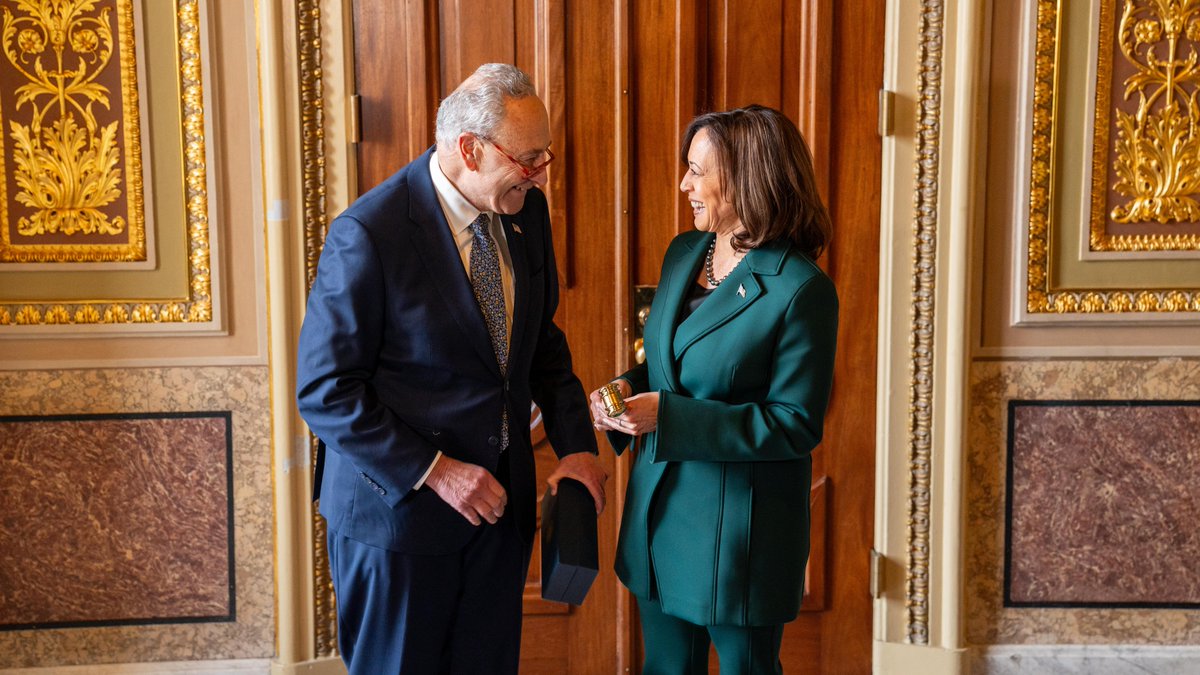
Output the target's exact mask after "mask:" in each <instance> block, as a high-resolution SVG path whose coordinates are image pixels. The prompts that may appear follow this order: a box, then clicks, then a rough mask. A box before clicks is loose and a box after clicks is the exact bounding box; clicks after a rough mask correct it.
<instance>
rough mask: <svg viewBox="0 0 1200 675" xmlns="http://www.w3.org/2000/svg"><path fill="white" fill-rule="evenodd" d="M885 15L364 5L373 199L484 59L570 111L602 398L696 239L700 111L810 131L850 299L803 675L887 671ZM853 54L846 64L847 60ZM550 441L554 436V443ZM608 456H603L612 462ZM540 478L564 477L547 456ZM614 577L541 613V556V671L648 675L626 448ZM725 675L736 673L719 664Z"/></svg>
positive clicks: (794, 5) (565, 216)
mask: <svg viewBox="0 0 1200 675" xmlns="http://www.w3.org/2000/svg"><path fill="white" fill-rule="evenodd" d="M883 5H884V3H883V0H839V1H838V2H835V1H834V0H673V1H672V0H657V1H650V0H588V1H587V2H570V3H568V2H567V1H566V0H354V2H353V8H354V9H353V12H354V17H353V18H354V24H353V25H354V43H355V79H356V85H355V87H356V91H357V92H358V94H359V95H360V96H361V111H362V119H361V129H362V141H361V143H360V144H359V147H358V158H359V163H358V172H359V191H360V192H362V191H365V190H367V189H369V188H370V187H372V186H374V185H375V184H377V183H379V182H380V181H382V180H383V179H384V178H386V177H387V176H388V175H390V174H391V173H392V172H393V171H395V170H396V169H398V168H399V167H400V166H401V165H403V164H404V163H406V162H407V161H409V160H410V159H412V158H414V157H416V156H417V155H418V154H420V153H421V152H423V151H424V150H425V149H426V148H428V147H429V146H430V145H431V144H432V143H433V126H434V124H433V120H434V111H435V109H436V106H437V102H438V101H439V100H440V99H441V98H442V97H444V96H445V95H446V94H448V93H449V92H450V90H451V89H453V87H454V86H455V85H456V84H457V83H458V82H459V81H461V80H462V79H463V78H464V77H465V76H466V75H468V74H469V73H470V72H471V71H472V70H474V68H475V67H476V66H478V65H479V64H480V63H484V62H488V61H503V62H508V63H515V64H516V65H517V66H519V67H521V68H522V69H524V70H525V71H526V72H527V73H529V74H530V75H531V76H532V77H533V79H534V81H535V84H536V85H537V87H538V91H539V92H540V94H541V96H542V99H543V100H544V101H545V102H546V103H547V106H548V108H549V111H550V120H551V132H552V135H553V139H554V141H553V147H554V149H555V153H556V154H557V155H558V156H559V160H558V161H556V162H555V163H554V164H553V165H552V166H551V168H550V173H549V184H548V189H547V194H548V197H549V199H550V205H551V215H552V218H553V226H554V236H555V250H556V253H557V256H558V261H559V269H560V279H559V281H560V285H561V288H562V304H561V306H560V308H559V312H558V317H557V320H558V323H559V325H560V326H561V327H562V328H563V330H564V331H565V332H566V334H567V338H568V340H569V342H570V345H571V350H572V352H573V354H574V358H575V368H576V372H577V373H578V374H579V377H580V379H582V380H583V383H584V386H585V387H586V388H588V389H591V388H594V387H596V386H598V385H599V384H601V383H603V382H605V381H607V380H608V379H610V378H611V377H612V376H613V375H614V374H616V373H619V372H621V371H623V370H624V369H625V368H627V367H628V366H629V365H630V364H631V363H632V349H631V343H632V333H633V308H632V303H633V289H634V286H635V285H653V284H656V283H657V282H658V272H659V264H660V261H661V259H662V254H663V252H664V251H665V250H666V247H667V243H668V242H669V241H670V239H671V238H672V237H673V236H674V235H675V234H677V233H679V232H682V231H685V230H687V229H689V228H690V227H691V217H690V211H689V209H688V207H687V203H686V200H685V199H684V198H683V196H682V195H681V193H680V192H679V191H678V189H677V185H678V182H679V179H680V177H681V164H680V161H679V154H680V153H679V150H680V148H679V143H680V135H681V132H682V131H683V128H684V127H685V126H686V125H687V122H688V121H689V120H690V119H691V118H692V117H693V116H694V115H696V114H698V113H700V112H704V111H707V110H717V109H724V108H729V107H735V106H738V105H744V104H747V103H752V102H757V103H762V104H765V105H770V106H773V107H777V108H779V109H781V110H783V111H784V112H785V113H786V114H787V115H788V116H790V117H791V118H792V119H794V120H796V121H797V123H798V124H799V125H800V128H801V130H802V131H804V133H805V136H806V138H808V139H809V142H810V145H811V146H812V148H813V151H814V154H815V155H816V157H817V159H818V173H819V174H820V180H821V181H822V187H823V189H824V190H826V195H827V202H828V203H829V205H830V207H831V213H832V215H833V220H834V226H835V236H834V241H833V243H832V245H831V246H830V249H829V251H828V253H827V254H826V256H825V257H824V258H823V259H822V261H821V263H822V265H823V266H824V267H825V268H826V270H827V271H828V272H829V273H830V275H831V276H832V278H833V280H834V282H835V283H836V284H837V287H838V291H839V294H840V297H841V316H842V329H841V335H840V336H839V345H838V359H837V364H836V366H835V383H834V395H833V402H832V409H831V411H830V414H829V417H828V421H827V427H826V435H825V441H824V442H823V443H822V445H821V447H820V448H818V450H817V453H816V456H815V463H814V471H815V474H814V475H815V478H814V486H813V492H812V499H813V504H814V520H813V542H814V549H813V557H812V561H811V562H810V575H809V579H810V586H809V593H808V595H807V596H806V600H805V608H804V611H803V612H802V614H801V616H800V618H799V619H798V620H797V621H795V622H793V623H792V624H789V626H788V628H787V630H786V632H785V641H784V648H783V661H784V668H785V671H786V672H789V673H867V672H869V671H870V667H871V639H870V635H871V602H870V598H869V595H868V581H867V579H868V559H869V558H868V552H869V549H870V545H871V537H872V508H873V506H872V499H873V483H874V407H875V403H874V401H875V336H876V302H877V297H878V294H877V286H878V283H877V282H878V272H877V268H878V253H879V243H878V240H879V199H880V196H879V175H880V143H879V139H878V137H877V136H876V133H875V119H876V104H875V101H876V92H877V90H878V87H879V83H880V81H881V78H882V68H883V58H882V54H883V17H884V7H883ZM835 46H840V47H841V48H835ZM534 433H535V441H536V440H537V439H538V438H539V437H541V436H540V434H539V433H538V431H537V430H536V429H535V432H534ZM603 447H604V446H603V445H602V448H603ZM537 452H538V467H539V474H540V476H541V477H543V478H544V476H545V474H546V473H548V471H549V467H551V466H552V465H553V456H552V453H551V452H550V450H549V448H547V447H544V446H539V448H538V450H537ZM601 457H602V461H603V462H604V464H605V466H606V467H607V468H608V470H609V472H610V474H611V475H612V476H613V478H612V480H611V481H610V484H609V494H610V500H609V508H608V509H607V510H606V512H605V513H604V515H603V516H601V519H600V527H599V531H600V543H601V546H600V556H601V574H600V576H599V578H598V579H597V580H596V582H595V584H594V585H593V587H592V590H591V593H590V595H589V596H588V600H587V602H586V603H585V604H584V605H583V606H582V607H577V608H568V607H565V606H562V605H556V604H554V603H547V602H544V601H542V600H540V596H539V594H538V592H539V587H538V582H539V576H540V575H539V569H538V560H539V558H538V556H537V553H536V552H535V555H534V563H533V565H531V569H530V582H529V586H528V588H527V593H526V603H525V629H524V639H523V644H522V670H521V672H522V673H525V674H528V675H536V674H539V673H547V674H550V673H554V674H555V675H559V674H561V673H577V674H580V675H591V674H593V673H596V674H599V673H614V674H616V673H636V672H638V670H639V664H640V644H639V640H640V638H639V635H640V633H639V630H638V627H637V622H636V621H637V619H636V616H635V614H636V610H635V607H634V604H633V603H632V601H631V598H630V596H629V595H628V593H627V592H625V590H624V588H623V587H621V585H620V584H619V583H618V582H617V580H616V578H615V575H614V574H613V573H612V571H611V561H612V559H613V551H614V548H615V541H616V533H617V524H618V522H619V519H620V514H621V499H620V497H621V496H622V495H623V494H624V487H625V480H626V478H627V475H628V460H624V459H623V460H621V461H617V460H616V459H615V458H614V457H613V455H612V454H611V453H609V452H602V453H601ZM713 672H716V667H715V663H714V668H713Z"/></svg>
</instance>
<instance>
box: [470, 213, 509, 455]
mask: <svg viewBox="0 0 1200 675" xmlns="http://www.w3.org/2000/svg"><path fill="white" fill-rule="evenodd" d="M490 224H491V223H490V220H489V218H488V215H487V214H486V213H481V214H479V217H478V218H476V219H475V220H473V221H471V286H473V287H474V289H475V301H476V302H478V303H479V309H480V311H482V312H483V319H484V321H485V322H487V329H488V335H490V336H491V338H492V349H493V350H494V351H495V352H496V363H498V364H499V365H500V372H501V373H507V370H508V322H507V320H506V319H505V316H504V285H503V283H502V282H501V280H500V256H499V254H497V253H496V242H495V240H493V239H492V234H491V231H490V229H491V228H490V227H489V226H490ZM507 447H508V407H507V406H505V408H504V413H503V415H502V417H501V424H500V449H501V450H503V449H504V448H507Z"/></svg>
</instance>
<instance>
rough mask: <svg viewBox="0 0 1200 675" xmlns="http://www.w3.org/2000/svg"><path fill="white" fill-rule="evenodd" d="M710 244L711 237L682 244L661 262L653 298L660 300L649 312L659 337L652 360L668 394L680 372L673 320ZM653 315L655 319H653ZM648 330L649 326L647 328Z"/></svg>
mask: <svg viewBox="0 0 1200 675" xmlns="http://www.w3.org/2000/svg"><path fill="white" fill-rule="evenodd" d="M710 241H712V238H711V235H710V236H706V237H701V238H699V239H697V240H695V241H691V242H685V243H684V244H683V245H682V247H681V249H680V252H679V254H677V255H675V256H673V257H672V258H670V259H668V260H664V261H663V278H662V281H661V283H660V284H659V287H658V291H656V292H655V296H656V298H660V299H661V302H660V303H659V305H658V306H657V307H655V308H654V311H653V312H651V321H653V322H655V323H656V329H655V330H656V335H657V337H658V339H657V340H656V341H655V344H656V345H657V348H656V351H657V352H658V358H657V359H655V360H656V361H657V362H658V364H659V367H660V368H661V370H662V373H661V374H662V377H663V382H665V383H666V384H667V388H668V389H669V390H671V391H678V390H679V389H680V385H679V369H678V368H677V367H676V366H677V364H676V363H675V356H674V354H673V353H672V348H671V343H672V340H673V338H674V335H675V319H676V318H677V317H678V316H679V310H680V308H681V307H682V306H683V299H684V298H685V297H686V296H687V292H688V289H689V288H691V287H692V280H693V279H694V278H695V276H696V274H697V273H698V272H699V271H700V262H701V260H702V259H703V258H704V252H705V250H706V248H707V246H708V242H710ZM655 314H658V316H654V315H655ZM647 329H650V327H649V326H647Z"/></svg>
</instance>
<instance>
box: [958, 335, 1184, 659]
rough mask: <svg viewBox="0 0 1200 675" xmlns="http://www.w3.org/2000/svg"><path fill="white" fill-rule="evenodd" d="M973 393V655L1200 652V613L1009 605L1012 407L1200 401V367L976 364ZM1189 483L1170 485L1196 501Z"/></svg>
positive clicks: (969, 539)
mask: <svg viewBox="0 0 1200 675" xmlns="http://www.w3.org/2000/svg"><path fill="white" fill-rule="evenodd" d="M970 391H971V402H970V419H969V424H968V439H967V443H968V447H967V477H966V492H967V512H966V522H965V539H966V541H965V548H966V555H965V563H964V577H965V579H966V581H965V585H966V588H965V604H966V607H965V612H964V616H965V617H966V619H965V620H966V636H967V641H968V642H969V643H970V644H973V645H998V644H1080V645H1088V644H1090V645H1097V644H1142V645H1187V644H1196V643H1198V642H1200V610H1195V609H1180V608H1095V607H1045V608H1030V607H1006V606H1005V604H1004V547H1005V517H1006V513H1005V509H1006V504H1007V500H1006V496H1005V490H1006V485H1007V483H1006V481H1007V466H1006V460H1007V418H1008V405H1009V402H1010V401H1013V400H1071V401H1082V400H1106V399H1123V400H1183V401H1200V360H1196V359H1180V358H1164V359H1143V360H1092V361H1083V360H1079V361H1040V360H1030V361H1015V360H1013V361H976V362H975V363H973V364H972V367H971V382H970ZM1185 478H1186V476H1183V475H1172V476H1166V477H1164V478H1163V480H1164V481H1165V482H1166V484H1167V485H1172V486H1175V488H1176V489H1184V488H1186V489H1188V490H1191V491H1193V493H1194V485H1195V483H1190V484H1185V483H1184V482H1183V481H1184V480H1185ZM1173 494H1179V493H1178V492H1173Z"/></svg>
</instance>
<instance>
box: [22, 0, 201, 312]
mask: <svg viewBox="0 0 1200 675" xmlns="http://www.w3.org/2000/svg"><path fill="white" fill-rule="evenodd" d="M204 1H205V0H176V2H175V3H174V4H175V11H174V12H173V17H174V23H175V28H176V34H175V36H174V39H173V43H174V45H173V51H174V52H175V56H176V59H177V66H178V70H177V71H176V72H175V75H174V76H173V77H170V78H168V79H164V80H163V81H162V82H158V83H147V84H155V86H164V87H171V89H172V90H175V91H177V92H178V94H177V95H178V98H177V99H176V100H177V101H178V102H179V118H178V123H179V125H180V126H179V127H178V131H177V133H179V134H180V143H181V147H180V148H178V149H177V152H180V156H181V159H182V163H183V167H182V169H183V172H182V173H183V184H182V185H181V186H178V187H176V188H175V189H177V190H179V191H180V192H181V193H182V201H183V205H184V212H183V213H182V214H180V216H181V218H182V219H183V221H184V222H183V223H182V225H181V228H180V229H182V230H183V231H184V234H183V236H184V239H185V246H186V261H184V262H182V267H183V269H184V270H186V274H187V285H186V290H185V294H184V295H183V296H182V297H173V298H166V299H158V298H153V299H152V298H149V297H147V298H145V299H141V298H137V297H136V296H135V297H134V298H111V297H109V298H104V297H100V298H95V297H93V298H88V299H81V300H75V299H63V300H26V301H14V300H4V301H0V327H10V326H17V327H19V326H56V325H64V324H75V325H78V324H183V323H211V322H213V321H214V309H213V271H212V252H211V246H212V243H211V240H210V237H211V236H212V233H211V228H210V222H209V202H208V191H209V188H208V149H207V144H208V139H207V126H206V122H205V116H206V110H205V106H206V102H205V101H206V99H205V92H204V84H203V67H202V55H201V46H200V43H201V35H202V33H201V25H200V22H201V16H202V8H201V3H202V2H204ZM133 2H134V0H5V2H3V3H2V5H0V7H3V12H2V14H0V17H2V20H3V28H2V31H0V48H2V49H3V50H4V52H5V54H4V56H3V57H0V67H2V66H3V65H8V66H10V67H12V66H13V64H14V62H15V63H17V64H20V68H21V69H22V70H21V72H23V73H25V74H24V75H22V76H21V77H22V78H24V79H25V80H26V81H25V83H23V84H21V85H20V86H19V87H17V88H13V89H12V91H14V92H15V94H14V98H13V100H15V101H16V102H18V103H19V105H18V106H17V107H16V110H17V111H19V112H21V114H22V115H23V117H21V118H20V120H23V121H19V120H15V119H13V117H12V116H11V112H10V110H11V109H12V108H11V107H10V108H9V109H5V110H3V111H0V112H3V113H4V114H5V115H4V117H3V121H4V122H5V123H7V125H6V127H5V129H4V130H3V134H0V136H3V137H6V138H8V139H19V143H18V146H17V147H18V149H17V150H16V151H15V152H14V155H13V157H15V158H17V160H16V161H15V162H14V163H13V165H12V168H13V170H12V171H8V172H7V173H6V176H5V180H11V181H12V182H10V183H9V190H8V194H9V195H11V196H12V197H11V198H14V199H19V200H21V203H31V204H34V205H41V207H44V208H42V213H41V214H40V215H30V216H28V217H27V218H26V219H25V220H24V221H22V220H21V219H20V218H18V219H17V220H7V219H11V218H12V217H13V215H14V210H13V209H12V205H11V204H9V203H5V204H4V206H5V208H6V209H7V210H6V211H5V212H4V216H5V218H6V221H5V222H4V224H3V227H2V228H0V233H2V235H0V236H3V238H4V241H3V242H0V261H13V260H17V261H24V262H32V261H51V260H53V261H71V262H83V261H92V262H101V261H116V260H131V259H135V258H132V257H130V256H131V255H132V254H130V253H128V251H131V250H132V249H133V248H134V247H135V244H136V246H140V247H141V253H139V254H137V255H139V256H141V258H143V259H144V258H145V257H146V254H145V248H146V247H145V231H144V227H143V224H144V220H143V214H142V208H143V206H142V204H143V187H144V186H143V185H142V179H141V169H140V166H141V165H140V162H141V145H140V139H139V133H140V132H139V131H138V127H137V124H138V120H139V118H138V90H137V82H136V79H135V77H134V74H135V71H136V65H135V62H134V48H133V44H134V36H133V29H132V26H133ZM14 7H15V8H16V9H17V10H19V11H18V12H17V13H14V12H13V11H12V10H13V8H14ZM114 16H115V17H116V18H115V21H116V23H117V26H118V29H117V31H116V32H115V33H114V32H112V30H111V25H110V24H111V22H112V21H113V19H112V17H114ZM106 22H108V23H107V24H106ZM114 50H115V52H114ZM60 52H61V53H60ZM105 63H107V64H108V66H109V67H108V69H107V70H106V69H105V68H104V67H103V65H104V64H105ZM117 63H119V64H120V69H121V74H120V78H121V79H120V84H119V85H116V84H103V78H104V77H105V75H103V74H101V75H97V73H99V72H108V71H109V70H112V68H113V67H115V66H114V64H117ZM93 76H95V77H93ZM112 77H114V78H115V77H116V75H115V74H114V75H112ZM114 82H115V80H114ZM89 83H90V84H89ZM91 85H95V86H91ZM8 89H9V88H7V87H0V90H3V91H0V102H3V101H5V100H7V99H6V98H5V97H6V96H7V94H5V93H4V92H5V91H8ZM118 90H119V92H120V96H119V97H117V96H116V92H117V91H118ZM107 115H113V117H109V116H107ZM114 129H115V131H114ZM122 134H123V135H122ZM121 138H124V139H125V140H124V141H121V140H120V139H121ZM131 139H132V140H131ZM113 143H116V144H117V151H119V152H120V153H123V159H119V160H118V159H117V155H116V154H114V153H115V152H117V151H113V150H112V145H113ZM122 143H124V145H122ZM7 159H8V158H7V156H3V155H0V160H3V166H5V167H8V166H9V165H8V164H7ZM14 185H19V186H20V187H18V188H14V187H13V186H14ZM115 193H120V195H119V196H116V197H113V195H114V194H115ZM110 197H111V199H110ZM122 201H123V202H125V203H127V204H128V206H129V208H128V210H127V212H126V213H127V214H128V215H126V216H113V215H112V214H111V213H110V212H109V211H108V210H107V209H108V207H109V206H112V205H113V204H115V203H117V202H122ZM26 223H27V224H26ZM17 228H24V229H26V230H28V231H30V232H37V233H39V236H47V237H49V236H53V237H55V240H54V241H55V242H58V243H54V244H47V245H45V246H44V247H24V246H22V247H20V248H21V249H22V252H21V253H19V254H17V253H13V252H12V249H11V247H10V246H9V239H8V238H9V236H10V234H12V233H15V232H17ZM116 235H121V236H126V237H127V241H126V242H125V244H123V245H113V244H103V243H97V240H96V239H95V238H96V237H112V236H116ZM80 237H90V238H89V239H87V243H74V242H75V240H76V239H78V238H80ZM26 248H30V249H33V248H42V249H44V251H45V254H44V255H43V256H42V257H37V256H34V255H30V254H27V253H26V252H25V251H24V249H26ZM120 251H126V253H120ZM39 255H41V254H39ZM91 273H92V272H89V273H88V274H91ZM95 274H103V272H95ZM80 281H81V282H83V283H84V284H86V283H87V280H86V279H81V280H80ZM151 283H152V282H151ZM157 290H158V289H156V288H150V287H147V288H146V291H145V292H146V295H147V296H150V295H151V294H152V293H153V292H154V291H157Z"/></svg>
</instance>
